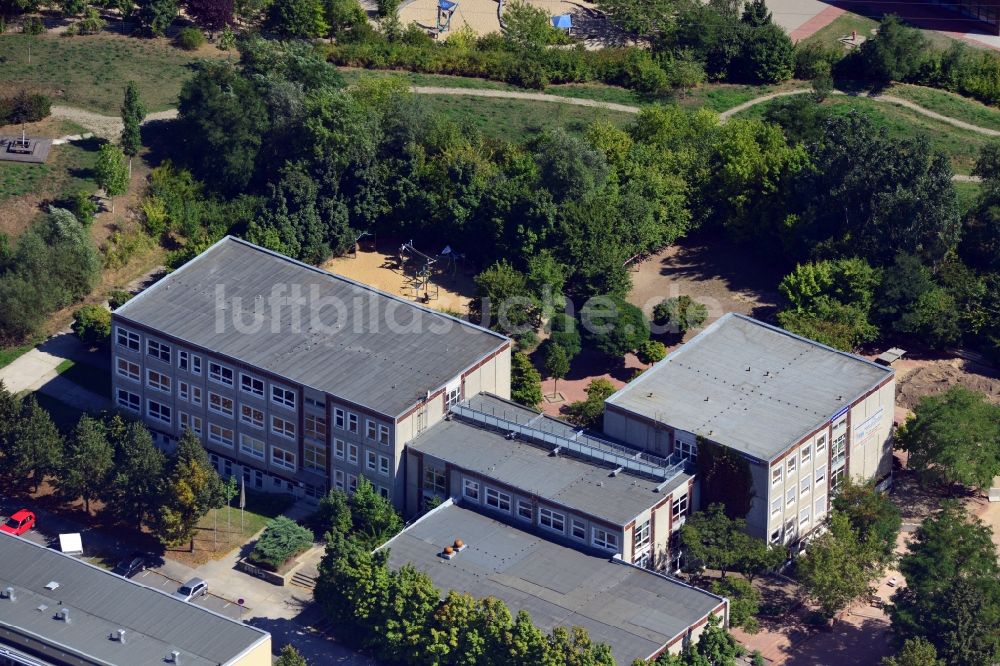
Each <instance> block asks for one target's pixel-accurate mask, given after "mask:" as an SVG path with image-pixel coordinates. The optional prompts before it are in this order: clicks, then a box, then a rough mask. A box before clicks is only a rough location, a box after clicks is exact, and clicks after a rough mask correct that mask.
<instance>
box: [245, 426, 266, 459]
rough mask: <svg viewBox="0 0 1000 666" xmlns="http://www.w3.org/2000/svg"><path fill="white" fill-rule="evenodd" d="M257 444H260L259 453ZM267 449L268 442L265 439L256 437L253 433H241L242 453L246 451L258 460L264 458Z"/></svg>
mask: <svg viewBox="0 0 1000 666" xmlns="http://www.w3.org/2000/svg"><path fill="white" fill-rule="evenodd" d="M257 444H260V452H259V453H258V452H257V447H256V445H257ZM266 451H267V444H265V443H264V440H263V439H260V438H258V437H254V436H253V435H250V434H247V433H245V432H241V433H240V453H245V454H247V455H248V456H250V457H251V458H256V459H257V460H263V459H264V454H265V452H266Z"/></svg>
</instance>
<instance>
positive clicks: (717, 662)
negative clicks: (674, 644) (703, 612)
mask: <svg viewBox="0 0 1000 666" xmlns="http://www.w3.org/2000/svg"><path fill="white" fill-rule="evenodd" d="M688 652H689V655H690V656H688V655H686V656H685V657H686V658H687V659H688V660H689V662H690V663H692V664H694V665H698V666H701V665H702V664H704V665H705V666H709V665H711V666H736V658H737V657H739V656H740V655H742V654H743V648H742V647H741V646H740V644H739V643H737V642H736V639H735V638H733V636H732V634H730V633H729V632H728V631H726V630H725V629H724V628H723V626H722V618H720V617H717V616H715V615H712V614H709V616H708V622H707V623H706V624H705V628H704V629H703V630H702V632H701V636H699V637H698V643H697V644H696V645H694V646H693V648H691V649H689V650H688Z"/></svg>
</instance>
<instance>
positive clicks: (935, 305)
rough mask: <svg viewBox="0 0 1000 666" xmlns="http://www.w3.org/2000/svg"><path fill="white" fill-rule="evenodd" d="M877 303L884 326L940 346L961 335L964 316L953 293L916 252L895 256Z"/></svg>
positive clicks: (950, 342)
mask: <svg viewBox="0 0 1000 666" xmlns="http://www.w3.org/2000/svg"><path fill="white" fill-rule="evenodd" d="M877 302H878V307H877V309H876V312H877V315H878V318H879V320H880V323H881V325H882V327H883V329H887V330H892V331H895V332H897V333H903V334H909V335H914V336H919V337H920V338H921V339H922V340H924V341H926V342H928V343H930V344H931V345H932V346H933V347H936V348H939V349H941V348H944V347H946V346H947V345H950V344H954V343H955V342H958V340H959V339H960V337H961V334H962V330H961V325H960V321H961V315H960V314H959V312H958V308H957V307H956V304H955V301H954V297H953V295H952V293H950V292H949V291H948V290H947V289H945V288H944V287H941V286H939V285H938V284H937V283H936V282H935V280H934V275H933V273H932V272H931V270H930V268H928V267H927V266H925V265H924V263H923V262H922V261H921V259H920V258H919V257H917V256H915V255H912V254H906V253H900V254H899V255H897V256H896V258H895V261H894V265H893V267H892V270H887V271H885V276H884V278H883V280H882V285H881V288H880V289H879V294H878V299H877Z"/></svg>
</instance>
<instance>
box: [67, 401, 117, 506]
mask: <svg viewBox="0 0 1000 666" xmlns="http://www.w3.org/2000/svg"><path fill="white" fill-rule="evenodd" d="M113 464H114V450H113V449H112V448H111V444H110V443H108V435H107V431H106V430H105V428H104V424H103V423H101V422H100V421H98V420H97V419H94V418H91V417H89V416H87V415H86V414H84V415H83V416H81V417H80V420H79V421H77V424H76V427H75V428H73V432H72V434H71V435H70V436H69V439H68V440H67V442H66V449H65V452H64V453H63V455H62V460H61V464H60V469H59V472H58V487H59V493H60V494H61V495H62V496H63V497H66V498H67V499H70V500H76V499H77V498H83V510H84V511H85V512H86V513H87V514H88V515H89V514H90V501H91V500H94V499H98V498H99V497H100V496H101V493H102V492H103V491H104V488H105V484H106V483H107V481H108V476H109V475H110V474H111V470H112V466H113Z"/></svg>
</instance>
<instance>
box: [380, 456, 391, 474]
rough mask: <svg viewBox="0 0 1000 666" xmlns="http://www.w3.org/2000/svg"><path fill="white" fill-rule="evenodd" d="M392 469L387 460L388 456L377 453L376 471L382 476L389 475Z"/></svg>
mask: <svg viewBox="0 0 1000 666" xmlns="http://www.w3.org/2000/svg"><path fill="white" fill-rule="evenodd" d="M391 471H392V465H391V463H390V462H389V456H383V455H379V457H378V473H379V474H381V475H382V476H389V473H390V472H391Z"/></svg>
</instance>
